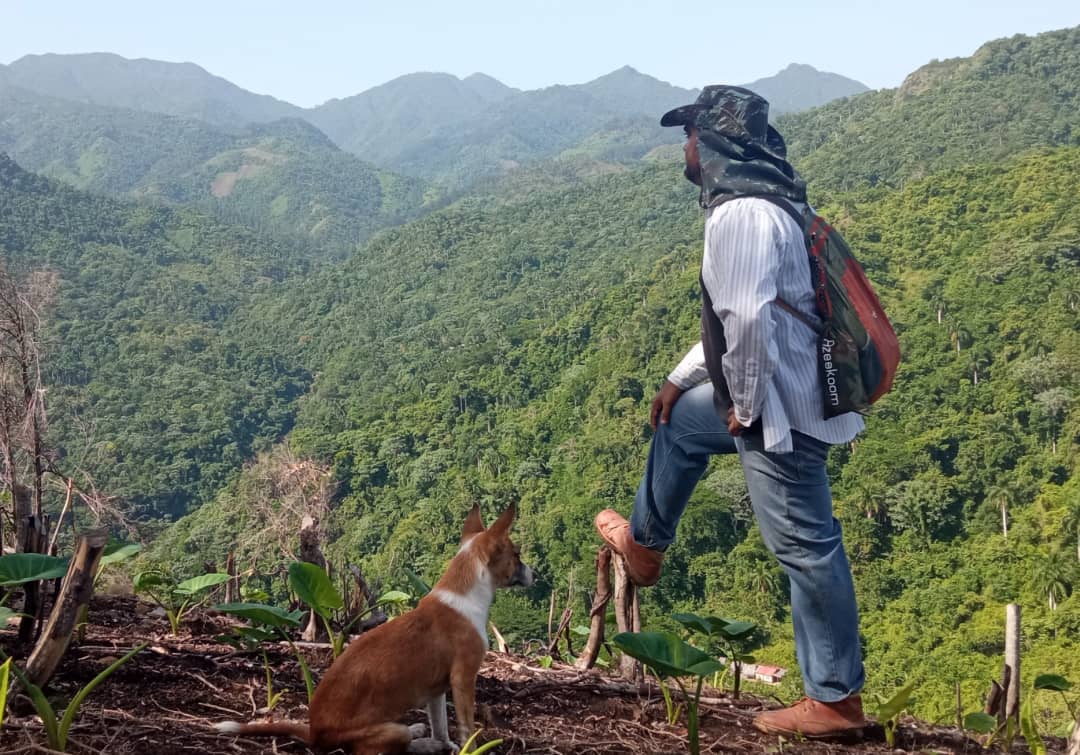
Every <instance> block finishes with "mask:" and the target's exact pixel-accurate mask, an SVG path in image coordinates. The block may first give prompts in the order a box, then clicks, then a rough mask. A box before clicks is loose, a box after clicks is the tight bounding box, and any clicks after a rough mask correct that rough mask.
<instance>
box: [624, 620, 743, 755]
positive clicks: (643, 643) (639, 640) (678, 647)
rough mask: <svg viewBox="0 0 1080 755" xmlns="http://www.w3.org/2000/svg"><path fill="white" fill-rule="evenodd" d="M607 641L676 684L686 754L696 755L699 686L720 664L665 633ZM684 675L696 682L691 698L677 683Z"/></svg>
mask: <svg viewBox="0 0 1080 755" xmlns="http://www.w3.org/2000/svg"><path fill="white" fill-rule="evenodd" d="M611 641H612V642H613V643H614V644H615V646H616V647H618V648H619V649H620V650H622V651H623V652H624V653H626V654H627V655H629V656H631V657H632V658H636V659H637V660H639V661H641V662H642V663H644V664H645V665H647V666H649V667H650V668H652V670H653V672H654V673H655V674H657V675H658V676H664V677H671V678H672V679H674V680H675V683H676V684H677V685H679V689H680V690H682V693H683V700H684V701H685V702H686V718H687V725H686V730H687V735H688V738H689V740H690V753H691V755H700V752H701V743H700V741H699V738H698V706H699V703H700V702H701V687H702V685H703V684H704V683H705V677H707V676H709V675H711V674H714V673H715V672H716V671H718V670H719V669H720V668H722V666H723V664H721V663H720V661H718V660H716V659H715V658H713V657H712V656H710V655H708V654H707V653H705V652H703V651H701V650H698V649H697V648H696V647H694V646H693V645H689V644H687V643H686V642H684V641H683V640H682V639H680V638H679V637H676V636H675V635H673V634H668V633H667V632H622V633H620V634H617V635H615V636H614V637H612V638H611ZM687 676H689V677H693V678H695V679H696V680H697V682H696V684H695V688H694V695H693V697H691V696H690V694H689V693H688V692H687V689H686V687H685V686H684V685H683V683H682V681H680V677H687Z"/></svg>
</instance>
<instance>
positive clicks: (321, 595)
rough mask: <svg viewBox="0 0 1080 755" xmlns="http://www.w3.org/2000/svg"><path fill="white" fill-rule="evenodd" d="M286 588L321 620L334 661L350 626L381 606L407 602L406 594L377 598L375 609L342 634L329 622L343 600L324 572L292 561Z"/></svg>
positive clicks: (354, 620) (358, 615) (359, 614)
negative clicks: (328, 639)
mask: <svg viewBox="0 0 1080 755" xmlns="http://www.w3.org/2000/svg"><path fill="white" fill-rule="evenodd" d="M289 587H290V588H291V589H292V591H293V592H295V593H296V596H297V597H298V598H300V600H302V601H303V602H304V603H306V604H307V605H308V607H310V608H311V610H312V611H314V612H315V614H316V615H317V616H318V617H319V618H320V619H322V622H323V626H324V627H325V628H326V634H327V635H328V636H329V637H330V644H331V646H332V647H333V651H334V657H335V658H337V657H338V656H339V655H341V654H342V652H344V650H345V640H346V639H348V636H349V629H351V628H352V626H353V624H355V623H356V622H357V621H359V620H360V619H361V618H363V617H364V616H366V615H367V614H369V613H370V612H371V611H373V610H375V609H376V608H378V607H380V606H386V605H404V604H405V603H407V602H408V601H409V594H408V593H404V592H401V591H399V590H391V591H390V592H387V593H385V594H384V595H383V596H382V597H380V598H379V600H378V601H377V602H376V603H375V605H374V606H372V607H371V608H368V609H366V610H364V611H361V612H360V613H358V614H357V615H356V616H354V617H353V618H352V620H351V621H350V622H349V623H347V624H345V625H344V626H342V627H341V631H339V632H335V631H334V625H333V622H332V619H333V616H334V612H335V611H340V610H342V609H343V608H344V607H345V599H344V597H342V595H341V593H339V592H338V591H337V590H336V589H334V585H333V583H331V582H330V577H329V576H328V575H327V573H326V572H325V571H323V570H322V569H321V568H319V567H318V566H316V565H315V564H310V563H307V562H306V561H293V562H292V563H291V564H289Z"/></svg>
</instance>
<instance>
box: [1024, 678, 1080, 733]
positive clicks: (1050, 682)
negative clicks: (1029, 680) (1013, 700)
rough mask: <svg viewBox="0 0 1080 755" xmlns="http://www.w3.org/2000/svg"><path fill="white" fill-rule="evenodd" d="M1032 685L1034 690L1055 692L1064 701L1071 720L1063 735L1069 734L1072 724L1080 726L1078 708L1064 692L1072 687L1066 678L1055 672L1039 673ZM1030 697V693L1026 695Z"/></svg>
mask: <svg viewBox="0 0 1080 755" xmlns="http://www.w3.org/2000/svg"><path fill="white" fill-rule="evenodd" d="M1033 687H1034V688H1035V689H1036V690H1048V691H1050V692H1057V693H1059V694H1060V695H1061V699H1062V701H1063V702H1064V703H1065V708H1066V710H1068V711H1069V720H1070V721H1072V724H1071V725H1070V727H1069V729H1070V731H1067V732H1065V736H1069V735H1070V734H1071V733H1072V731H1071V729H1072V727H1073V726H1080V709H1078V708H1077V706H1076V705H1075V703H1074V702H1073V701H1072V700H1070V699H1069V696H1068V695H1066V694H1065V693H1066V692H1068V691H1069V690H1071V689H1072V687H1073V685H1072V682H1070V681H1069V680H1068V679H1066V678H1065V677H1063V676H1058V675H1057V674H1039V675H1038V676H1036V677H1035V683H1034V685H1033ZM1028 698H1029V699H1030V698H1031V695H1028Z"/></svg>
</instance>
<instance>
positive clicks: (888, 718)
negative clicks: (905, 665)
mask: <svg viewBox="0 0 1080 755" xmlns="http://www.w3.org/2000/svg"><path fill="white" fill-rule="evenodd" d="M914 689H915V682H911V683H910V684H906V685H904V686H903V687H901V688H900V689H898V690H897V691H896V693H895V694H894V695H893V696H892V697H890V698H884V697H880V696H879V697H878V707H877V711H876V716H877V720H878V723H880V724H881V725H882V726H883V727H884V728H885V742H886V743H887V744H888V745H889V747H893V746H894V745H895V742H896V729H897V728H898V727H899V726H900V715H901V714H902V713H903V712H904V711H905V710H907V707H908V702H909V701H910V700H911V693H912V691H913V690H914Z"/></svg>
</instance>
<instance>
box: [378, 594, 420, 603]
mask: <svg viewBox="0 0 1080 755" xmlns="http://www.w3.org/2000/svg"><path fill="white" fill-rule="evenodd" d="M411 597H412V596H411V595H409V593H407V592H402V591H401V590H390V591H389V592H385V593H383V595H382V597H381V598H379V603H380V604H383V603H394V604H398V605H400V604H402V603H407V602H408V601H409V598H411Z"/></svg>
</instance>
